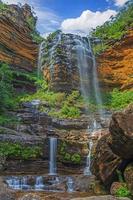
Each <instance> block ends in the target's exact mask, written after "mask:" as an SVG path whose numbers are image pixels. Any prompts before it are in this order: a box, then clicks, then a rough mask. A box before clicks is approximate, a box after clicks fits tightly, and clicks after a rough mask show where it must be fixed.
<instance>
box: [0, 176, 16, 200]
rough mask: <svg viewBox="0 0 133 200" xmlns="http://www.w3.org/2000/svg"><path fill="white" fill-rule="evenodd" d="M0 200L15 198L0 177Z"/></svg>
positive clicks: (13, 199)
mask: <svg viewBox="0 0 133 200" xmlns="http://www.w3.org/2000/svg"><path fill="white" fill-rule="evenodd" d="M0 200H15V193H14V192H13V191H12V190H10V189H8V188H7V185H6V184H5V183H4V181H3V179H2V178H1V177H0Z"/></svg>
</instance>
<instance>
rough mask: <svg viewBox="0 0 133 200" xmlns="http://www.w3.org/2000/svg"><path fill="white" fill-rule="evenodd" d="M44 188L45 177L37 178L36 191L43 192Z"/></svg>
mask: <svg viewBox="0 0 133 200" xmlns="http://www.w3.org/2000/svg"><path fill="white" fill-rule="evenodd" d="M43 188H44V184H43V177H42V176H37V177H36V183H35V189H36V190H42V189H43Z"/></svg>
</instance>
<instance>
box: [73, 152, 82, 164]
mask: <svg viewBox="0 0 133 200" xmlns="http://www.w3.org/2000/svg"><path fill="white" fill-rule="evenodd" d="M71 161H72V162H73V163H74V164H80V163H81V155H80V154H78V153H74V154H73V155H72V157H71Z"/></svg>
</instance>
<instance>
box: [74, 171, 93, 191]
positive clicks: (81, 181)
mask: <svg viewBox="0 0 133 200" xmlns="http://www.w3.org/2000/svg"><path fill="white" fill-rule="evenodd" d="M94 184H95V177H94V176H90V177H89V178H88V176H83V175H79V176H78V177H75V191H78V192H90V191H93V186H94Z"/></svg>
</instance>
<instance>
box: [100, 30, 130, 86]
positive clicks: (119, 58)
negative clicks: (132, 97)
mask: <svg viewBox="0 0 133 200" xmlns="http://www.w3.org/2000/svg"><path fill="white" fill-rule="evenodd" d="M97 63H98V67H99V77H100V81H101V85H102V86H103V87H104V88H110V89H113V88H115V87H118V88H121V89H123V90H124V89H131V88H132V87H133V30H129V31H128V33H127V34H126V35H125V37H124V38H122V39H121V41H119V42H117V43H115V44H113V46H112V47H111V48H109V49H108V50H106V51H105V52H104V53H102V54H101V55H100V56H98V58H97Z"/></svg>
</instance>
